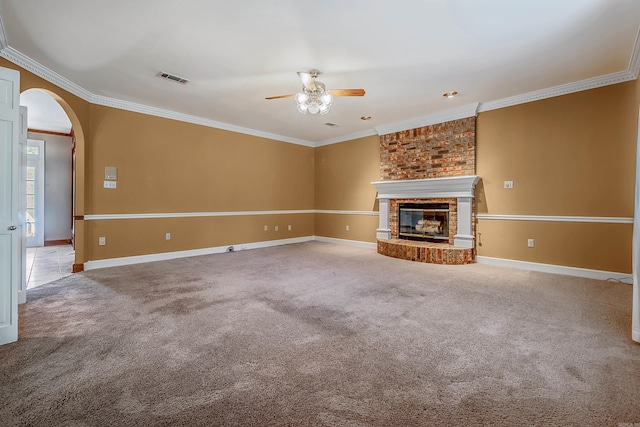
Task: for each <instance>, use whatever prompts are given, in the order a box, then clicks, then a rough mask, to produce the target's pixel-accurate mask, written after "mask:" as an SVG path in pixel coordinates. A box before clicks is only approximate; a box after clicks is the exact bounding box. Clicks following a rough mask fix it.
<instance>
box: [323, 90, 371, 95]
mask: <svg viewBox="0 0 640 427" xmlns="http://www.w3.org/2000/svg"><path fill="white" fill-rule="evenodd" d="M329 93H330V94H331V95H333V96H364V94H365V91H364V89H331V90H329Z"/></svg>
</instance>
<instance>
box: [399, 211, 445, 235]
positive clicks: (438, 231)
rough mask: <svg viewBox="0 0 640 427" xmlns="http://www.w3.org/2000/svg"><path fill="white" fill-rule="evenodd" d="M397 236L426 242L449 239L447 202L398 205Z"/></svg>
mask: <svg viewBox="0 0 640 427" xmlns="http://www.w3.org/2000/svg"><path fill="white" fill-rule="evenodd" d="M398 220H399V222H398V238H400V239H406V240H419V241H427V242H440V243H446V242H448V241H449V204H448V203H402V204H400V205H398Z"/></svg>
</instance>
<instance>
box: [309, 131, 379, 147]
mask: <svg viewBox="0 0 640 427" xmlns="http://www.w3.org/2000/svg"><path fill="white" fill-rule="evenodd" d="M373 135H378V133H377V132H376V131H375V129H368V130H363V131H362V132H356V133H352V134H349V135H344V136H338V137H335V138H329V139H325V140H323V141H319V142H316V143H315V145H314V147H322V146H325V145H331V144H338V143H340V142H345V141H352V140H354V139H359V138H366V137H367V136H373Z"/></svg>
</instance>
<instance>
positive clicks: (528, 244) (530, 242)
mask: <svg viewBox="0 0 640 427" xmlns="http://www.w3.org/2000/svg"><path fill="white" fill-rule="evenodd" d="M527 247H530V248H532V247H533V239H527Z"/></svg>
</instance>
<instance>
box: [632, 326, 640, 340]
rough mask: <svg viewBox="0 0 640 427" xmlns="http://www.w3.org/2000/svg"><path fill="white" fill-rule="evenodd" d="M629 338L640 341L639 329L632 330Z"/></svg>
mask: <svg viewBox="0 0 640 427" xmlns="http://www.w3.org/2000/svg"><path fill="white" fill-rule="evenodd" d="M631 339H632V340H634V341H635V342H640V331H637V330H635V329H634V330H632V331H631Z"/></svg>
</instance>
